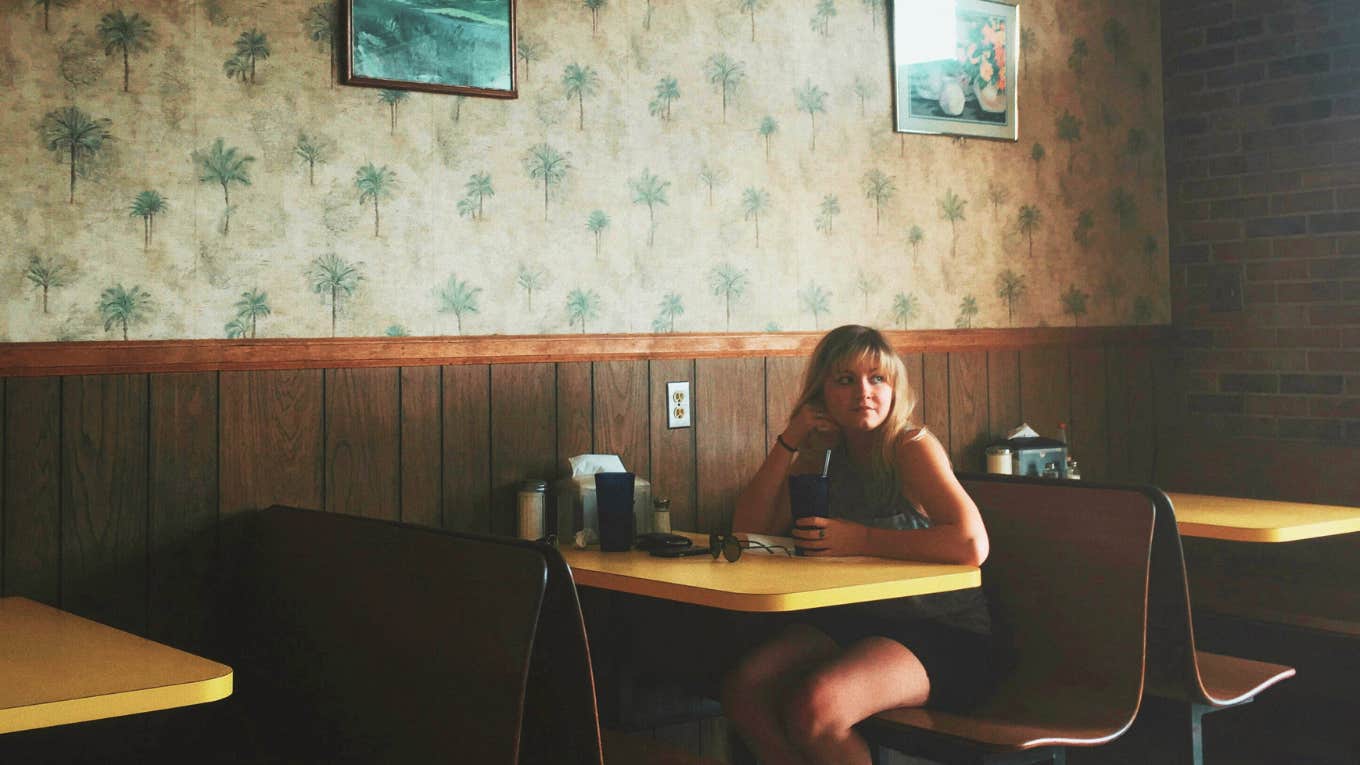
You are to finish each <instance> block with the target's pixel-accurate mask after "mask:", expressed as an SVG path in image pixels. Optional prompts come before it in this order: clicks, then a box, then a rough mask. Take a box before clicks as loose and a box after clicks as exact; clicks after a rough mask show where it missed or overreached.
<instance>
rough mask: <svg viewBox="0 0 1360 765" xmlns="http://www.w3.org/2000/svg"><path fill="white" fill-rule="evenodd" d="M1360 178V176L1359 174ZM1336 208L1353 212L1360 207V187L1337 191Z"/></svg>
mask: <svg viewBox="0 0 1360 765" xmlns="http://www.w3.org/2000/svg"><path fill="white" fill-rule="evenodd" d="M1356 177H1357V178H1360V174H1357V176H1356ZM1336 207H1337V209H1339V210H1353V209H1355V208H1357V207H1360V186H1352V187H1350V188H1348V189H1337V190H1336Z"/></svg>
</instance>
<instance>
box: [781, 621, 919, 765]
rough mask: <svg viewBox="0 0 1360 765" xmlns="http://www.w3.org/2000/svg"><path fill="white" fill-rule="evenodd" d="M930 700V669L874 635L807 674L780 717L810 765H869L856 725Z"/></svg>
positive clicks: (902, 648) (788, 697) (899, 646)
mask: <svg viewBox="0 0 1360 765" xmlns="http://www.w3.org/2000/svg"><path fill="white" fill-rule="evenodd" d="M929 696H930V678H929V677H928V676H927V675H926V670H925V667H924V666H922V664H921V661H920V660H919V659H917V658H916V655H915V654H914V653H912V652H911V651H910V650H909V649H908V648H907V647H906V646H904V645H902V644H901V643H898V642H897V641H895V640H889V639H888V638H883V637H871V638H865V639H863V640H860V641H858V642H856V643H854V644H853V645H851V646H850V647H849V648H848V649H846V650H845V651H844V652H841V653H839V654H836V655H834V658H832V659H831V660H829V661H826V662H823V663H821V664H819V665H818V666H817V668H816V669H815V670H813V671H812V672H811V673H808V674H806V675H805V676H803V678H802V680H801V681H799V682H798V684H797V685H796V686H795V687H794V688H793V691H792V693H789V694H787V695H786V696H784V699H783V702H782V703H783V708H782V709H781V710H780V716H781V717H782V719H783V724H784V730H785V731H786V733H787V735H788V736H789V737H790V739H792V745H793V746H794V747H795V748H796V750H797V752H798V753H799V755H800V756H801V757H802V758H803V759H802V761H803V762H806V763H827V764H828V765H831V764H833V763H834V765H850V764H851V763H864V765H868V763H869V762H870V757H869V746H868V744H867V743H866V742H865V741H864V739H863V737H862V736H860V735H859V734H858V733H856V732H855V729H854V726H855V724H856V723H859V722H860V721H862V720H864V719H866V718H868V717H871V716H873V715H874V714H877V713H878V712H881V711H883V710H885V709H893V708H896V707H906V706H921V705H923V704H925V703H926V699H927V698H928V697H929Z"/></svg>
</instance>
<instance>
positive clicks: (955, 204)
mask: <svg viewBox="0 0 1360 765" xmlns="http://www.w3.org/2000/svg"><path fill="white" fill-rule="evenodd" d="M939 205H940V217H941V218H944V219H945V220H947V221H949V228H950V230H951V232H952V234H953V238H952V240H951V242H950V244H949V256H950V257H951V258H952V257H957V256H958V254H959V221H961V220H963V219H965V218H966V217H968V216H967V214H966V210H967V207H968V202H967V201H965V200H964V199H962V198H961V197H959V195H958V194H955V193H954V190H953V189H949V190H948V191H946V192H945V193H944V196H942V197H940V199H939Z"/></svg>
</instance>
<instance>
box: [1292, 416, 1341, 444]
mask: <svg viewBox="0 0 1360 765" xmlns="http://www.w3.org/2000/svg"><path fill="white" fill-rule="evenodd" d="M1279 428H1280V438H1300V439H1308V440H1312V441H1338V440H1340V439H1341V434H1342V430H1341V423H1339V422H1337V421H1335V420H1317V419H1302V418H1299V419H1295V418H1292V417H1285V418H1283V419H1281V420H1280V421H1279Z"/></svg>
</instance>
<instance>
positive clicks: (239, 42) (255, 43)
mask: <svg viewBox="0 0 1360 765" xmlns="http://www.w3.org/2000/svg"><path fill="white" fill-rule="evenodd" d="M236 55H237V56H239V57H240V58H241V60H242V61H244V62H245V64H246V66H248V67H250V84H252V85H254V84H255V63H256V62H257V61H261V60H263V59H266V58H269V40H268V38H266V37H265V34H264V32H261V31H260V30H258V29H251V30H250V31H249V32H242V33H241V36H240V37H238V38H236Z"/></svg>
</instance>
